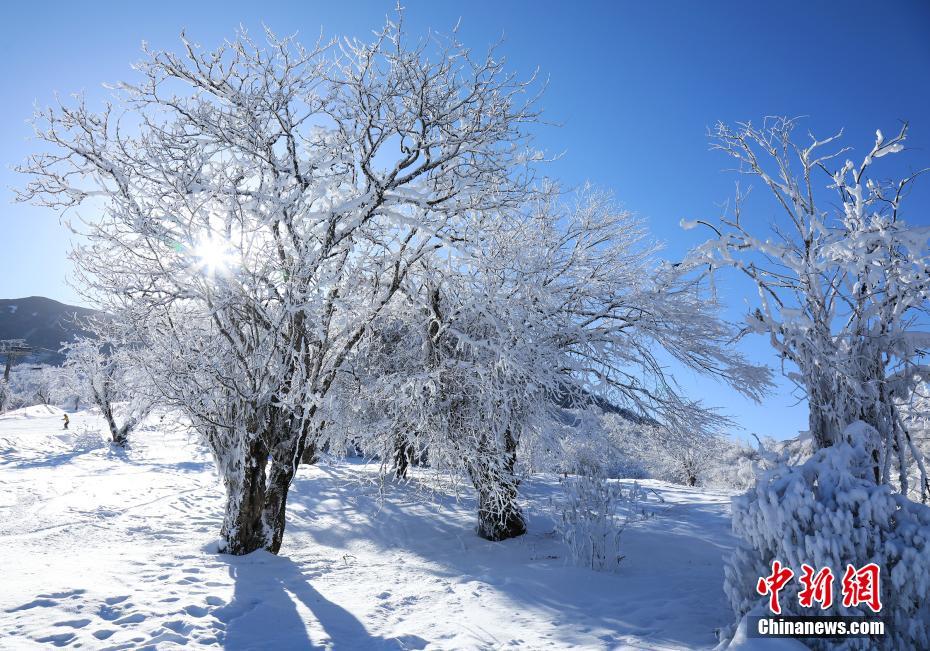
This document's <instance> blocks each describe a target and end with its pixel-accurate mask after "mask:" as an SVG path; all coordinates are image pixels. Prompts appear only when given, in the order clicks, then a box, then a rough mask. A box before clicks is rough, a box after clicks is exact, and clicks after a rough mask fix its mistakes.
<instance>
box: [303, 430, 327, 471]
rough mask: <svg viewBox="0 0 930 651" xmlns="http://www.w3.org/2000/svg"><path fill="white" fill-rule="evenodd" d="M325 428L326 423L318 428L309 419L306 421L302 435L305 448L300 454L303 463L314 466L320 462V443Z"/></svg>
mask: <svg viewBox="0 0 930 651" xmlns="http://www.w3.org/2000/svg"><path fill="white" fill-rule="evenodd" d="M324 427H326V422H325V421H324V422H321V423H320V424H319V425H317V426H316V427H314V426H313V423H312V422H311V421H310V420H309V419H308V420H305V421H304V424H303V434H302V436H303V440H304V446H303V450H302V451H301V453H300V462H301V463H304V464H307V465H308V466H312V465H313V464H315V463H316V462H317V461H319V460H320V449H319V446H318V443H319V441H320V437H321V436H322V435H323V428H324Z"/></svg>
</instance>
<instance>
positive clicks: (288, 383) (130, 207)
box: [21, 23, 537, 554]
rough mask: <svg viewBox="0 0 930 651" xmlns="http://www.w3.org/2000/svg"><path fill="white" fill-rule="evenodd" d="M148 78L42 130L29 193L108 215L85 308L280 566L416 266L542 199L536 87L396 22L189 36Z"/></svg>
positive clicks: (242, 547) (86, 259)
mask: <svg viewBox="0 0 930 651" xmlns="http://www.w3.org/2000/svg"><path fill="white" fill-rule="evenodd" d="M136 70H137V71H138V72H139V73H140V75H141V79H137V80H136V81H133V82H126V83H120V84H117V85H116V86H115V90H114V93H115V99H114V103H113V104H110V105H107V106H106V107H104V108H103V109H102V110H101V111H99V112H95V111H93V110H91V108H90V107H88V106H87V105H86V103H85V102H84V100H83V99H81V98H78V99H77V100H76V101H75V102H74V103H72V104H70V105H61V106H58V107H56V108H53V109H49V110H47V111H43V112H40V114H39V115H37V120H36V132H37V135H38V138H39V140H40V141H43V142H44V143H46V144H47V145H48V148H47V151H45V152H42V153H39V154H36V155H35V156H33V157H32V158H31V159H30V161H29V162H28V163H27V164H26V165H25V166H24V171H26V172H27V173H30V174H32V175H33V178H32V180H31V181H30V183H29V184H28V185H27V187H26V188H25V189H24V191H23V192H22V196H21V198H22V199H24V200H33V201H37V202H39V203H41V204H43V205H47V206H53V207H57V208H71V207H74V206H78V205H85V204H88V205H94V206H95V208H97V209H99V211H100V213H101V217H100V219H99V220H96V221H90V222H88V223H86V224H85V225H84V226H83V227H80V230H81V231H82V232H83V234H84V235H85V236H86V242H87V244H86V245H83V246H81V247H80V248H79V249H78V250H77V251H76V252H75V258H76V260H77V263H78V268H79V275H80V277H81V279H82V280H83V281H84V282H85V285H86V287H87V293H88V294H89V295H90V296H91V298H93V299H96V300H97V302H98V304H99V306H100V307H101V308H103V309H105V310H106V311H107V312H108V313H109V314H111V315H113V318H114V319H115V321H116V322H118V323H120V324H122V327H124V328H126V331H127V338H130V339H132V340H134V341H138V342H140V343H141V345H142V346H144V347H145V348H146V349H148V350H150V351H151V352H152V354H151V355H149V356H148V358H147V359H148V362H147V363H146V364H147V366H146V368H147V369H148V371H149V374H150V376H151V378H152V379H153V380H154V382H155V384H156V386H157V387H158V388H159V391H160V393H161V394H162V395H161V397H162V400H164V401H165V402H166V403H168V404H171V405H175V406H177V407H178V408H180V409H181V410H182V411H183V412H184V413H185V415H186V416H187V417H188V418H189V419H190V420H191V422H192V423H193V424H194V426H195V427H197V428H198V429H199V431H200V432H201V433H202V434H203V436H204V438H205V439H206V440H207V441H208V442H209V443H210V445H211V448H212V450H213V452H214V456H215V458H216V461H217V465H218V467H219V469H220V471H221V474H222V476H223V478H224V481H225V484H226V488H227V496H228V499H227V509H226V516H225V521H224V525H223V538H224V545H223V548H224V549H225V550H226V551H229V552H230V553H234V554H243V553H248V552H250V551H253V550H255V549H259V548H267V549H269V550H271V551H273V552H277V551H278V549H279V548H280V545H281V540H282V536H283V532H284V522H285V505H286V500H287V493H288V490H289V487H290V484H291V481H292V479H293V477H294V474H295V472H296V468H297V460H298V459H299V458H300V457H301V456H302V453H303V450H304V447H305V446H306V443H307V439H308V435H309V434H310V433H312V432H314V431H316V429H317V428H318V426H319V423H318V422H317V411H318V409H319V407H320V405H321V404H322V403H323V401H324V400H325V398H326V395H327V393H328V392H329V390H330V387H331V385H332V384H333V382H334V380H335V379H336V376H337V374H338V373H339V371H340V369H341V368H342V366H343V364H344V362H345V360H346V358H347V357H348V356H349V355H350V354H351V353H352V351H353V349H354V348H355V346H356V345H357V344H358V342H359V341H360V340H361V339H362V337H363V336H364V335H365V333H366V332H367V331H368V329H369V327H370V326H371V324H372V323H373V322H374V321H375V320H376V319H377V318H378V315H379V314H380V312H381V311H382V310H383V309H384V308H385V306H388V305H389V304H390V303H391V302H392V300H393V299H394V297H395V295H396V294H397V292H398V289H399V288H400V287H401V285H402V283H403V282H404V280H405V278H406V277H407V275H408V273H409V272H410V270H411V268H413V267H414V266H415V265H417V263H418V261H419V260H421V259H422V258H423V257H424V256H425V255H426V254H428V253H433V254H437V252H438V251H439V250H441V249H443V248H450V247H451V246H453V245H465V244H468V243H475V242H476V237H477V235H476V232H478V230H477V229H476V228H475V227H474V226H473V224H475V223H478V222H480V221H481V220H488V219H491V216H492V215H497V216H498V217H497V218H498V219H500V218H501V217H500V216H501V215H506V213H507V211H508V210H510V209H511V208H513V207H515V206H518V205H520V204H522V203H523V202H524V201H526V199H527V196H528V194H529V193H530V184H531V182H532V174H531V172H530V170H529V169H528V168H527V166H526V163H527V162H528V161H530V160H532V159H535V158H537V156H536V155H535V154H533V153H532V152H528V151H527V148H526V145H527V144H528V137H527V134H526V132H525V125H527V124H528V123H531V122H533V121H534V119H535V115H536V114H535V111H534V109H533V108H532V101H533V99H534V95H533V94H532V93H529V91H530V89H531V83H529V82H523V81H520V80H518V79H516V78H515V77H514V76H513V75H512V74H510V73H508V72H506V71H505V69H504V67H503V64H502V62H501V61H500V60H499V59H497V58H495V56H494V54H493V52H490V53H489V54H488V55H487V56H486V57H477V58H476V57H474V56H473V55H472V53H471V52H470V51H469V50H468V49H467V48H465V47H463V46H462V45H461V44H459V43H458V42H457V40H456V38H455V36H454V35H453V36H451V37H449V38H447V39H442V38H440V37H435V36H433V37H431V38H430V39H425V40H423V41H421V42H419V43H413V44H408V42H407V41H406V39H405V38H404V36H403V33H402V29H401V28H400V26H399V25H398V24H393V23H389V24H388V25H387V26H386V27H385V28H384V29H383V30H382V31H381V32H380V33H379V34H377V35H376V37H375V39H374V41H373V42H370V43H366V42H360V41H357V40H345V41H340V42H339V43H338V44H329V45H321V46H319V47H316V48H313V49H309V50H308V49H305V48H303V47H302V46H300V45H299V44H298V43H297V42H296V41H295V40H294V39H292V38H287V39H278V38H276V37H275V36H274V35H272V34H270V33H269V34H267V45H261V44H258V43H257V42H255V41H253V40H252V39H251V38H250V37H248V36H247V35H246V34H240V35H239V37H238V38H236V39H235V40H234V41H231V42H229V43H227V44H225V45H223V46H221V47H220V48H219V49H217V50H214V51H203V50H201V49H200V48H199V47H198V46H196V45H195V44H193V43H192V42H190V41H188V40H187V39H186V38H185V39H184V48H183V52H182V53H181V54H176V53H173V52H157V51H149V50H146V58H145V59H144V60H143V61H142V62H140V63H139V64H138V65H137V66H136ZM269 459H270V460H269Z"/></svg>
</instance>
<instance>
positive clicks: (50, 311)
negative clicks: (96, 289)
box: [0, 296, 95, 364]
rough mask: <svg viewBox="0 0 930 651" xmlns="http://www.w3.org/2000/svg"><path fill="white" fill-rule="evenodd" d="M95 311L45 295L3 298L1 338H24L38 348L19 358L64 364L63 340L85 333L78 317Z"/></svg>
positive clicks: (23, 360) (34, 361) (1, 303)
mask: <svg viewBox="0 0 930 651" xmlns="http://www.w3.org/2000/svg"><path fill="white" fill-rule="evenodd" d="M94 313H95V311H94V310H91V309H89V308H86V307H78V306H76V305H67V304H65V303H59V302H58V301H54V300H52V299H50V298H45V297H44V296H27V297H25V298H3V299H0V341H2V340H4V339H25V340H26V344H27V345H29V346H32V347H33V348H35V349H36V351H35V353H34V354H33V355H31V356H30V357H26V358H22V359H20V360H18V361H19V362H31V363H34V364H61V363H62V362H63V361H64V356H63V355H62V354H61V353H59V352H58V350H59V349H60V348H61V345H62V343H64V342H68V341H71V340H73V339H74V338H75V337H77V336H80V335H82V334H86V333H85V332H84V331H83V330H81V328H79V327H78V326H77V325H76V321H77V320H79V319H81V318H83V317H87V316H90V315H92V314H94ZM5 361H6V360H5V359H3V360H2V361H0V363H2V362H5Z"/></svg>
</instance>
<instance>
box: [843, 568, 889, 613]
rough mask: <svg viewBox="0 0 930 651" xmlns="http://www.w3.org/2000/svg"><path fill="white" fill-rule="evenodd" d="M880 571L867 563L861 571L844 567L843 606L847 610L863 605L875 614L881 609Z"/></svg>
mask: <svg viewBox="0 0 930 651" xmlns="http://www.w3.org/2000/svg"><path fill="white" fill-rule="evenodd" d="M880 572H881V570H880V568H879V567H878V565H876V564H875V563H869V564H868V565H865V566H863V567H862V568H861V569H858V570H857V569H856V568H854V567H853V566H852V565H847V566H846V573H845V574H844V575H843V605H844V606H846V607H847V608H850V607H852V606H858V605H859V604H865V605H866V606H868V607H869V608H871V609H872V612H873V613H877V612H878V611H880V610H881V609H882V602H881V596H880V595H879V586H878V580H879V574H880Z"/></svg>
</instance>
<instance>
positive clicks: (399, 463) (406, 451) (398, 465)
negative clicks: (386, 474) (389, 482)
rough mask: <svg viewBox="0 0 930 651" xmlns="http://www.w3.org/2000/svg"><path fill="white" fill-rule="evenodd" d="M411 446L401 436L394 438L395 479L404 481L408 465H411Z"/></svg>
mask: <svg viewBox="0 0 930 651" xmlns="http://www.w3.org/2000/svg"><path fill="white" fill-rule="evenodd" d="M413 458H414V451H413V446H412V445H410V442H409V441H408V440H407V437H406V436H404V435H403V434H397V435H396V436H395V437H394V476H395V477H396V478H397V479H406V478H407V471H408V470H409V468H410V464H411V463H413Z"/></svg>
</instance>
